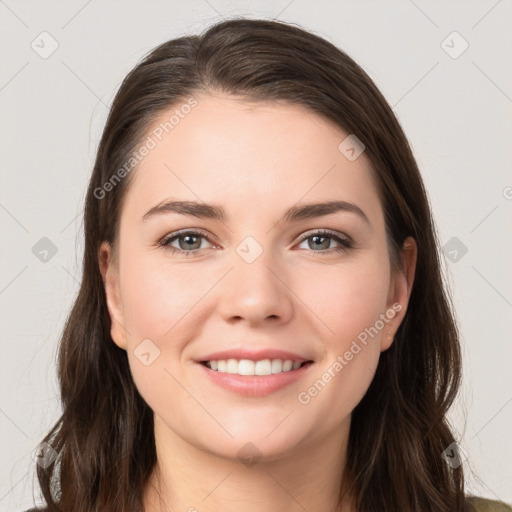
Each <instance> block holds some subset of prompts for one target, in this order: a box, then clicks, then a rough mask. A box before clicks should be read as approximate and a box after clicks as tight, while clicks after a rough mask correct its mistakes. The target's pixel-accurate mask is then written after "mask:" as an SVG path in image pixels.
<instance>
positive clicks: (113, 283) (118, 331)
mask: <svg viewBox="0 0 512 512" xmlns="http://www.w3.org/2000/svg"><path fill="white" fill-rule="evenodd" d="M98 256H99V265H100V272H101V275H102V277H103V284H104V286H105V295H106V298H107V308H108V313H109V316H110V323H111V328H110V335H111V336H112V339H113V340H114V343H115V344H116V345H117V346H118V347H119V348H122V349H124V350H126V345H127V343H126V329H125V328H124V312H123V307H122V301H121V292H120V283H119V272H118V268H117V266H116V265H114V264H113V261H112V249H111V247H110V244H109V243H108V242H103V243H102V244H101V247H100V249H99V253H98Z"/></svg>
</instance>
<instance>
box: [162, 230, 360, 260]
mask: <svg viewBox="0 0 512 512" xmlns="http://www.w3.org/2000/svg"><path fill="white" fill-rule="evenodd" d="M187 235H192V236H194V237H200V238H204V239H205V240H207V241H208V242H209V243H211V244H214V242H213V240H212V239H211V238H210V237H209V236H208V235H207V234H206V233H202V232H200V231H182V232H181V233H176V234H171V235H169V236H167V237H164V238H163V239H162V240H160V241H159V242H158V244H157V245H158V246H159V247H164V248H165V249H166V250H168V251H171V253H182V254H184V255H185V257H188V256H192V255H193V254H195V253H198V252H199V251H200V250H201V249H196V250H190V251H187V250H185V249H177V248H176V247H172V246H171V245H170V243H171V242H173V241H174V240H177V239H179V238H181V237H184V236H187ZM314 236H320V237H327V238H332V239H333V240H335V241H336V242H338V243H339V244H340V247H337V248H334V249H328V250H326V251H313V250H312V249H309V251H310V252H312V253H313V254H315V253H316V254H333V253H342V252H345V251H347V250H348V249H350V248H352V242H351V240H350V239H349V238H348V237H344V236H340V235H338V234H336V233H334V232H332V231H329V230H325V229H319V230H317V231H315V232H314V233H311V234H308V235H304V236H302V237H301V238H300V240H299V243H302V242H303V241H304V240H307V239H308V238H312V237H314Z"/></svg>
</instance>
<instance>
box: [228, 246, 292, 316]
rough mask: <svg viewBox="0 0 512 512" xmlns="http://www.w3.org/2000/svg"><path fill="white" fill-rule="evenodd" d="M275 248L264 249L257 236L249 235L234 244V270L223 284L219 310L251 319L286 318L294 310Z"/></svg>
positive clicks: (229, 314)
mask: <svg viewBox="0 0 512 512" xmlns="http://www.w3.org/2000/svg"><path fill="white" fill-rule="evenodd" d="M272 254H273V251H272V250H271V249H270V248H268V249H265V250H264V249H263V246H262V245H261V244H259V242H258V241H257V240H256V239H255V238H254V237H246V238H245V239H244V240H242V242H241V243H240V244H239V245H238V246H237V247H236V248H235V253H234V254H233V258H232V266H233V268H232V270H231V272H229V274H228V275H227V276H226V280H225V282H224V284H223V286H222V291H221V297H220V301H219V310H220V312H221V314H222V316H223V317H224V318H225V319H226V320H229V319H231V318H235V317H236V318H243V319H246V320H248V321H249V322H251V323H257V322H259V321H263V320H265V319H266V318H276V317H277V318H280V319H281V320H285V319H287V318H288V317H289V316H290V315H291V313H292V303H291V297H290V292H289V290H288V288H287V287H286V286H285V285H284V283H283V281H285V282H286V278H285V276H284V275H283V276H281V275H280V274H281V272H280V271H279V268H280V266H279V262H277V261H276V260H275V259H274V258H273V256H272Z"/></svg>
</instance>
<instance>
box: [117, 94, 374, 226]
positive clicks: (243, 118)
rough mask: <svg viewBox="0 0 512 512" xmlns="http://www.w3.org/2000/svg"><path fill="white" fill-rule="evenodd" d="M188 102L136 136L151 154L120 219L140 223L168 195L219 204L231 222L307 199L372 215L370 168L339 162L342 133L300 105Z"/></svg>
mask: <svg viewBox="0 0 512 512" xmlns="http://www.w3.org/2000/svg"><path fill="white" fill-rule="evenodd" d="M195 99H196V101H197V103H196V105H195V106H194V107H193V108H191V109H183V110H180V106H182V105H184V104H185V103H186V100H185V101H184V102H183V103H179V104H176V105H174V106H173V107H171V108H169V109H168V110H167V111H166V112H164V113H162V114H161V115H160V116H158V118H156V119H155V120H154V122H153V123H152V125H151V126H150V128H149V130H148V131H147V133H146V134H145V135H144V137H143V139H142V142H143V143H146V145H147V146H149V145H151V146H152V148H151V149H150V150H149V152H148V153H147V155H146V156H145V157H144V158H143V159H142V161H141V162H140V163H139V164H138V167H137V168H136V169H134V170H133V171H132V172H133V173H134V174H135V175H134V176H132V178H133V181H132V183H131V184H130V187H129V189H128V191H127V197H126V198H125V201H124V204H125V209H126V210H127V212H126V213H127V214H128V215H131V214H132V213H133V214H134V215H138V218H140V216H141V215H143V214H144V213H145V212H146V211H147V210H148V209H149V208H150V207H151V206H154V205H155V204H156V203H158V202H160V201H162V200H164V199H165V198H166V197H170V196H172V197H179V198H180V199H184V200H193V201H204V202H208V203H216V204H223V205H225V209H226V210H227V211H228V214H229V212H230V209H232V210H233V213H236V214H237V218H240V216H244V215H246V216H250V215H254V214H255V213H258V215H262V214H263V213H264V212H267V211H269V212H270V211H272V212H275V211H278V210H279V209H284V208H285V207H286V206H289V205H291V204H294V203H297V202H299V201H301V200H302V201H306V200H315V199H323V200H339V199H343V200H349V201H352V202H361V203H363V204H364V205H365V207H366V210H369V212H367V213H369V216H371V215H374V216H378V215H379V214H380V204H379V201H378V193H377V188H376V184H375V182H374V176H373V171H372V169H371V165H370V162H369V160H368V159H367V157H366V156H365V154H364V153H363V154H361V156H360V157H359V158H357V159H356V160H353V161H351V160H349V159H347V158H346V156H345V155H344V154H343V153H342V152H341V151H340V149H339V146H340V144H341V143H342V142H343V141H344V140H345V139H346V137H347V136H348V135H349V134H348V133H347V132H345V131H344V130H343V129H342V128H340V127H339V126H337V125H335V124H334V123H332V122H330V121H328V120H326V119H324V118H323V117H321V116H319V115H317V114H315V113H314V112H312V111H310V110H309V109H307V108H305V107H303V106H300V105H292V104H287V103H275V102H248V101H247V100H245V99H243V98H239V97H233V96H222V95H215V96H202V97H199V96H196V97H195ZM184 112H187V113H184ZM149 139H151V141H152V142H151V144H148V141H149Z"/></svg>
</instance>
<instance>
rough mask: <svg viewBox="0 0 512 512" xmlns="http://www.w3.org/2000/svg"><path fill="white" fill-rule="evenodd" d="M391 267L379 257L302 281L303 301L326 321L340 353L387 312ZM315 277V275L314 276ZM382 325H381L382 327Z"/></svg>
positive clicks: (336, 267)
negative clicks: (389, 271)
mask: <svg viewBox="0 0 512 512" xmlns="http://www.w3.org/2000/svg"><path fill="white" fill-rule="evenodd" d="M387 270H388V269H387V267H386V266H385V265H383V264H382V260H381V259H380V258H378V257H372V256H371V255H369V257H366V258H364V259H363V258H361V260H359V261H355V260H354V261H353V262H351V263H350V264H348V263H347V264H346V265H345V264H343V265H339V266H332V267H326V268H324V269H320V270H319V271H318V273H317V274H316V278H315V279H311V278H310V277H309V278H308V279H306V278H305V277H304V278H300V279H301V282H302V284H301V285H300V289H301V291H300V293H299V294H298V295H299V296H300V297H301V298H302V297H304V302H305V303H306V304H307V306H308V307H309V308H310V310H311V311H313V312H314V313H315V314H316V316H317V317H318V318H319V319H320V320H321V321H322V323H323V324H324V326H325V329H323V330H322V331H323V332H325V333H326V337H325V340H330V343H329V344H333V345H335V346H336V348H337V349H340V350H341V349H343V347H344V345H346V343H347V342H348V343H350V340H352V339H354V338H356V337H357V336H358V335H359V334H360V333H361V332H365V329H368V328H370V327H372V326H374V324H375V323H376V321H377V320H378V319H379V316H380V315H381V313H384V312H385V308H386V303H387V296H388V290H389V278H388V271H387ZM310 275H311V274H310ZM379 325H380V324H379Z"/></svg>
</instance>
